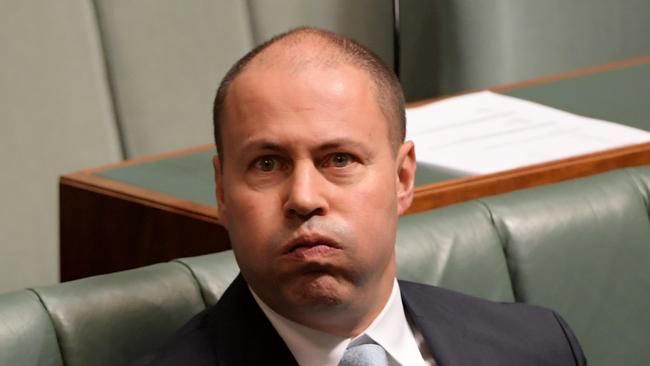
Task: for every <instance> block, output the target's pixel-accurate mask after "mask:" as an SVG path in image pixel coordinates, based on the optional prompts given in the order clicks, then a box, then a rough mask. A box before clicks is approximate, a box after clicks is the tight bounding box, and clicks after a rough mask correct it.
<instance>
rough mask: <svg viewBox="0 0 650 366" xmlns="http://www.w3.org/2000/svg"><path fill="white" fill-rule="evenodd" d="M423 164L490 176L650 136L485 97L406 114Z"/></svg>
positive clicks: (494, 96)
mask: <svg viewBox="0 0 650 366" xmlns="http://www.w3.org/2000/svg"><path fill="white" fill-rule="evenodd" d="M406 117H407V123H408V124H407V127H408V128H407V139H409V140H412V141H413V142H414V143H415V151H416V156H417V160H418V162H419V163H424V164H430V165H433V166H434V168H435V169H440V170H441V171H448V172H451V173H460V174H463V175H475V174H487V173H493V172H498V171H503V170H507V169H513V168H517V167H522V166H526V165H531V164H537V163H542V162H546V161H550V160H557V159H563V158H567V157H571V156H576V155H582V154H586V153H591V152H596V151H602V150H606V149H611V148H614V147H620V146H625V145H631V144H638V143H642V142H648V141H650V133H648V132H646V131H643V130H639V129H636V128H632V127H628V126H623V125H619V124H616V123H612V122H607V121H602V120H597V119H593V118H587V117H583V116H578V115H575V114H572V113H568V112H564V111H561V110H558V109H555V108H551V107H547V106H544V105H541V104H538V103H534V102H530V101H526V100H521V99H517V98H513V97H509V96H505V95H500V94H496V93H492V92H489V91H483V92H478V93H472V94H467V95H463V96H459V97H454V98H449V99H445V100H442V101H439V102H436V103H431V104H428V105H424V106H421V107H416V108H409V109H407V111H406Z"/></svg>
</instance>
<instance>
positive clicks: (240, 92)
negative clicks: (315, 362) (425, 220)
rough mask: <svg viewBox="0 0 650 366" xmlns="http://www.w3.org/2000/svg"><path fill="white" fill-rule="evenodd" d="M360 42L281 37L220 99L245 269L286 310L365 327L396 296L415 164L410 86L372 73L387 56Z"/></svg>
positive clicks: (219, 170)
mask: <svg viewBox="0 0 650 366" xmlns="http://www.w3.org/2000/svg"><path fill="white" fill-rule="evenodd" d="M332 38H334V39H336V40H338V41H337V42H333V41H332ZM351 42H352V41H350V40H347V39H344V38H341V37H339V36H335V35H332V34H330V33H324V32H322V31H317V30H312V29H301V30H297V31H294V32H293V33H289V34H287V35H284V36H281V37H279V38H276V39H275V40H274V41H273V42H271V43H270V44H267V45H265V46H263V47H262V49H261V50H256V51H253V56H246V57H244V59H246V62H244V63H243V64H245V66H243V67H242V66H241V64H242V62H240V63H239V64H238V65H239V70H238V71H237V72H236V73H234V74H235V76H234V77H231V78H230V79H229V78H228V76H227V77H226V79H224V82H225V83H226V84H227V85H226V86H224V85H223V84H222V86H221V87H220V88H219V94H220V95H219V96H218V97H217V101H216V103H215V104H216V105H217V106H216V107H215V114H216V115H215V122H216V123H217V126H216V129H217V131H218V132H216V133H215V134H216V136H217V141H218V144H219V153H220V155H221V158H220V159H218V158H215V159H214V165H215V176H216V181H217V198H218V201H219V218H220V220H221V222H222V223H223V224H224V225H225V226H226V228H227V229H228V231H229V235H230V239H231V243H232V247H233V250H234V253H235V257H236V259H237V262H238V264H239V266H240V269H241V272H242V275H243V276H244V277H245V279H246V280H247V282H248V284H249V285H250V286H251V288H252V289H253V290H254V291H255V293H256V294H257V295H259V296H260V298H261V299H262V300H263V301H264V302H265V303H266V304H268V305H269V306H270V307H271V308H272V309H274V310H275V311H276V312H278V313H280V314H281V315H283V316H285V317H287V318H289V319H292V320H294V321H296V322H299V323H302V324H304V325H307V326H310V327H312V328H316V329H320V330H323V331H327V332H330V333H335V334H339V335H353V334H355V332H358V331H361V330H363V329H364V328H365V327H366V326H367V325H368V324H369V322H370V321H371V320H372V319H374V317H375V316H376V315H377V313H378V312H379V311H380V310H381V308H382V307H383V305H384V303H385V301H386V299H387V298H388V296H389V294H390V290H391V288H392V285H393V280H394V276H395V252H394V242H395V231H396V225H397V217H398V216H399V215H400V214H401V213H403V212H404V211H405V210H406V209H407V208H408V206H409V205H410V203H411V200H412V192H413V178H414V174H415V156H414V154H415V153H414V149H413V144H412V143H410V142H407V143H402V141H403V134H404V132H403V120H401V119H402V118H403V101H402V98H401V91H400V92H399V93H398V94H399V97H395V96H394V95H393V96H392V97H391V96H390V95H392V94H391V93H392V92H387V91H386V90H385V88H387V87H390V85H388V84H386V83H385V82H379V81H377V80H378V78H377V77H376V75H375V74H373V72H374V71H369V70H370V69H369V67H371V68H376V67H379V66H368V65H374V64H375V63H378V64H380V62H379V61H378V60H377V59H376V57H375V56H373V55H372V54H371V53H369V51H366V50H365V49H362V48H360V46H357V45H354V47H353V46H352V43H351ZM341 47H343V48H345V49H354V50H356V51H354V52H356V53H355V54H354V55H350V54H346V53H345V52H346V51H344V50H342V49H341ZM359 50H363V52H361V51H359ZM355 57H360V58H361V60H357V59H356V58H355ZM368 57H370V58H371V59H372V60H371V61H368V60H365V59H366V58H368ZM364 60H365V61H364ZM237 67H238V66H237V65H236V66H235V68H237ZM381 67H383V68H385V66H381ZM230 74H233V72H231V73H230ZM393 78H394V76H393ZM397 88H398V90H399V85H397ZM219 98H221V99H222V100H221V101H220V100H219ZM396 111H397V112H396ZM396 126H398V127H396ZM399 126H401V127H399Z"/></svg>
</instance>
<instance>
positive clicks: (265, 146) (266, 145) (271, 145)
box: [244, 138, 369, 154]
mask: <svg viewBox="0 0 650 366" xmlns="http://www.w3.org/2000/svg"><path fill="white" fill-rule="evenodd" d="M342 147H352V148H355V149H359V150H362V151H363V152H364V153H366V154H367V153H369V151H368V148H367V147H366V146H365V145H363V144H362V143H360V142H358V141H355V140H352V139H347V138H336V139H332V140H329V141H326V142H324V143H322V144H320V145H318V146H317V147H316V149H315V151H327V150H335V149H339V148H342ZM244 149H246V150H249V151H250V150H266V151H276V152H281V153H284V152H287V148H285V147H283V146H282V145H281V144H279V143H277V142H274V141H271V140H266V139H259V140H256V141H253V142H251V143H249V144H246V145H245V146H244Z"/></svg>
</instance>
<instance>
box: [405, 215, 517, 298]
mask: <svg viewBox="0 0 650 366" xmlns="http://www.w3.org/2000/svg"><path fill="white" fill-rule="evenodd" d="M397 272H398V277H399V278H401V279H405V280H410V281H414V282H421V283H427V284H431V285H438V286H441V287H446V288H449V289H452V290H457V291H460V292H464V293H466V294H470V295H475V296H479V297H483V298H486V299H491V300H499V301H513V299H514V297H513V294H512V287H511V285H510V278H509V274H508V268H507V266H506V260H505V257H504V254H503V248H502V246H501V242H500V240H499V237H498V235H497V232H496V230H495V229H494V227H493V226H492V222H491V220H490V215H489V212H488V211H487V210H486V209H485V207H483V206H482V205H481V204H480V203H476V202H470V203H465V204H460V205H455V206H450V207H447V208H443V209H438V210H433V211H428V212H423V213H418V214H414V215H409V216H405V217H402V218H401V219H400V221H399V224H398V230H397Z"/></svg>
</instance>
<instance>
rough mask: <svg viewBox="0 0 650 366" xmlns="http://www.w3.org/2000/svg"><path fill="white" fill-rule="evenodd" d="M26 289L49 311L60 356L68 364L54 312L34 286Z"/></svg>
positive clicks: (48, 314)
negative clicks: (53, 316) (53, 317)
mask: <svg viewBox="0 0 650 366" xmlns="http://www.w3.org/2000/svg"><path fill="white" fill-rule="evenodd" d="M25 290H27V291H29V292H31V293H33V294H34V295H36V298H37V299H38V302H39V303H40V304H41V306H42V307H43V310H45V312H46V313H47V317H48V319H50V325H51V326H52V329H54V337H55V338H56V346H57V347H58V348H59V356H60V357H61V362H62V363H63V365H65V364H67V362H66V357H65V353H64V351H63V347H62V346H61V337H60V336H59V330H58V329H57V327H56V325H55V322H54V319H52V313H50V309H49V308H48V307H47V305H45V301H43V298H42V297H41V294H40V293H38V291H36V290H35V289H33V288H26V289H25Z"/></svg>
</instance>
